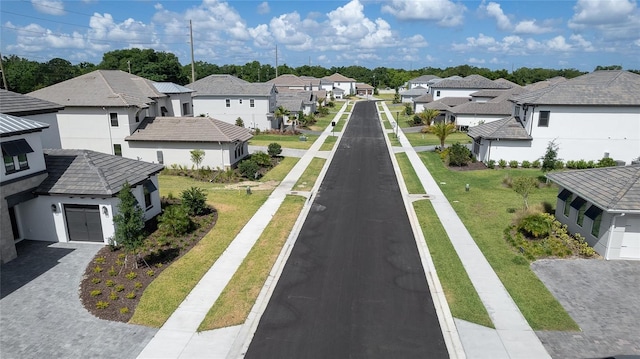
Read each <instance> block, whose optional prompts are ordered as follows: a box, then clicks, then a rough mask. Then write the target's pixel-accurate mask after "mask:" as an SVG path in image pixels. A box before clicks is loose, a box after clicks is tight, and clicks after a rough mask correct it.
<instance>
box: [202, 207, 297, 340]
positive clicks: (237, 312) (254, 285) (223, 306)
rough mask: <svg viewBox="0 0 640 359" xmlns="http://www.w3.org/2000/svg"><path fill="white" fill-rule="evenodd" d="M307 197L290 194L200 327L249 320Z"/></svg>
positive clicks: (218, 326) (230, 324) (229, 324)
mask: <svg viewBox="0 0 640 359" xmlns="http://www.w3.org/2000/svg"><path fill="white" fill-rule="evenodd" d="M305 200H306V199H305V198H304V197H301V196H287V197H286V198H285V200H284V202H283V203H282V205H281V206H280V208H279V209H278V212H277V213H276V214H275V215H274V216H273V219H272V220H271V222H270V223H269V225H268V226H267V227H266V228H265V230H264V232H263V233H262V235H261V236H260V238H259V239H258V241H257V242H256V244H255V245H254V246H253V248H251V251H250V252H249V254H248V255H247V257H246V258H245V259H244V261H243V262H242V265H240V268H238V271H236V273H235V274H234V275H233V278H231V281H229V284H227V286H226V287H225V288H224V290H223V291H222V294H221V295H220V297H219V298H218V300H216V303H215V304H214V305H213V307H211V309H210V310H209V312H208V313H207V316H206V317H205V319H204V320H203V321H202V323H201V324H200V327H199V328H198V331H202V330H211V329H215V328H222V327H228V326H232V325H238V324H242V323H244V322H245V320H246V319H247V315H249V311H250V310H251V308H252V307H253V305H254V303H255V301H256V298H257V297H258V294H259V293H260V290H261V289H262V286H263V285H264V283H265V281H266V279H267V276H268V275H269V272H271V268H272V267H273V264H274V263H275V261H276V259H277V258H278V255H279V254H280V251H281V250H282V246H283V245H284V243H285V241H286V240H287V237H288V236H289V234H290V233H291V229H292V228H293V225H294V224H295V222H296V219H297V218H298V214H299V213H300V211H301V210H302V206H304V203H305Z"/></svg>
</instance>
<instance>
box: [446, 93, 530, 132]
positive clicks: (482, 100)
mask: <svg viewBox="0 0 640 359" xmlns="http://www.w3.org/2000/svg"><path fill="white" fill-rule="evenodd" d="M525 92H526V90H525V89H524V88H522V87H519V86H518V87H513V88H510V89H507V90H482V91H478V92H474V93H472V94H471V101H466V102H464V103H462V104H460V105H457V106H453V107H450V108H449V109H447V110H446V111H445V119H446V120H447V121H449V122H453V123H455V124H456V127H457V128H458V129H460V130H463V131H466V130H468V129H469V127H471V126H477V125H479V124H482V123H488V122H493V121H497V120H500V119H503V118H505V117H509V116H511V113H512V112H513V103H511V102H510V101H509V98H511V97H513V96H514V95H518V94H522V93H525Z"/></svg>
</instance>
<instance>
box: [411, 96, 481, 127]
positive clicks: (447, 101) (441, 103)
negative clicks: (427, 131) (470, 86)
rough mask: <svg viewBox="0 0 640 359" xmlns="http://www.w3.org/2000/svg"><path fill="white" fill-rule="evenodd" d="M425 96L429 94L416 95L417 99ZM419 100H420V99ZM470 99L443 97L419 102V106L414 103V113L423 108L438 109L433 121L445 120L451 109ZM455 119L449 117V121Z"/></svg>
mask: <svg viewBox="0 0 640 359" xmlns="http://www.w3.org/2000/svg"><path fill="white" fill-rule="evenodd" d="M425 96H430V95H429V94H427V95H423V96H420V97H418V99H422V98H425ZM420 101H421V100H420ZM470 101H471V100H470V99H469V98H468V97H444V98H441V99H439V100H436V101H431V102H426V103H423V102H420V103H419V104H420V106H418V105H414V107H415V108H416V113H419V112H422V111H424V110H425V109H432V110H438V111H440V114H439V115H438V117H436V118H435V119H434V121H435V122H440V121H445V120H446V119H447V113H449V112H451V110H452V109H453V108H454V107H456V106H460V105H462V104H465V103H468V102H470ZM418 110H419V111H418ZM451 120H453V121H455V118H453V119H452V118H449V121H451Z"/></svg>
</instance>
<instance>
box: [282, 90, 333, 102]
mask: <svg viewBox="0 0 640 359" xmlns="http://www.w3.org/2000/svg"><path fill="white" fill-rule="evenodd" d="M315 92H316V91H302V90H289V91H284V92H280V93H278V95H277V96H276V102H279V101H280V100H281V99H296V100H300V101H302V103H304V104H305V105H311V104H313V103H314V102H315V101H316V100H317V97H316V94H315ZM325 95H326V91H325ZM276 106H277V105H276Z"/></svg>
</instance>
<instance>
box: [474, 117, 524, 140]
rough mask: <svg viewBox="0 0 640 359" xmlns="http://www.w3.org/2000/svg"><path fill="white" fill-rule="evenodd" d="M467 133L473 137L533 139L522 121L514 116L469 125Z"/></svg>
mask: <svg viewBox="0 0 640 359" xmlns="http://www.w3.org/2000/svg"><path fill="white" fill-rule="evenodd" d="M467 134H468V135H469V137H471V138H486V139H488V140H496V139H500V140H531V136H529V134H528V133H527V131H526V130H525V129H524V127H523V126H522V123H521V122H520V121H518V120H517V119H516V118H515V117H513V116H512V117H507V118H503V119H501V120H497V121H491V122H487V123H483V124H482V125H478V126H473V127H469V132H467Z"/></svg>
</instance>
